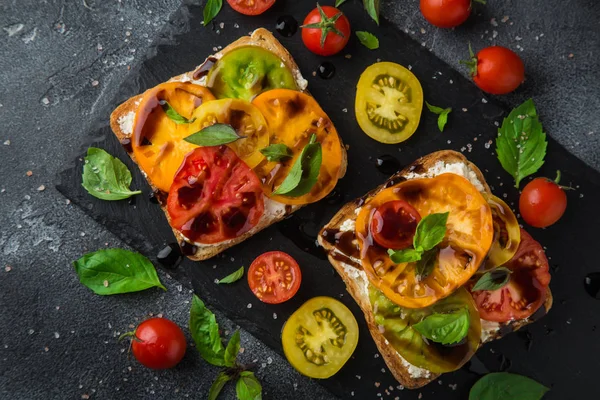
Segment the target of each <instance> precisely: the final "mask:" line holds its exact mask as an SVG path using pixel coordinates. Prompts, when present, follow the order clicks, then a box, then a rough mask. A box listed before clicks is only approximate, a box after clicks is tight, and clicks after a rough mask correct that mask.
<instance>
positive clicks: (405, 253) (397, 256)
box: [388, 249, 423, 264]
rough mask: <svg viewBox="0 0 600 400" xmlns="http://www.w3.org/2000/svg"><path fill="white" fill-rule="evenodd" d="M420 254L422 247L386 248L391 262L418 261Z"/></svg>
mask: <svg viewBox="0 0 600 400" xmlns="http://www.w3.org/2000/svg"><path fill="white" fill-rule="evenodd" d="M422 254H423V249H403V250H392V249H388V255H389V256H390V260H392V262H393V263H395V264H401V263H408V262H414V261H419V260H420V259H421V255H422Z"/></svg>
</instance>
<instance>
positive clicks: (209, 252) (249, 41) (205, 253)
mask: <svg viewBox="0 0 600 400" xmlns="http://www.w3.org/2000/svg"><path fill="white" fill-rule="evenodd" d="M244 46H258V47H262V48H264V49H266V50H269V51H271V52H272V53H274V54H275V55H276V56H278V57H279V58H281V60H282V61H283V63H284V64H285V65H286V66H287V67H288V68H289V69H290V70H291V71H292V73H293V75H294V78H295V80H296V84H297V85H298V89H299V90H300V91H301V92H303V93H306V94H307V95H310V93H309V92H308V90H307V89H306V81H305V80H304V78H303V77H302V74H301V73H300V69H299V67H298V65H297V64H296V62H295V61H294V59H293V57H292V56H291V54H290V53H289V52H288V51H287V50H286V48H285V47H283V46H282V45H281V43H279V41H278V40H277V39H276V38H275V37H274V36H273V35H272V34H271V32H269V31H268V30H266V29H264V28H259V29H257V30H255V31H254V32H252V33H251V34H250V35H249V36H244V37H241V38H240V39H238V40H236V41H235V42H233V43H231V44H229V45H228V46H227V47H225V48H224V49H222V50H221V51H219V52H218V53H216V54H213V55H212V56H209V57H208V58H207V60H208V59H209V58H211V57H212V58H216V59H220V58H221V57H222V56H223V55H225V54H227V53H229V52H231V51H233V50H235V49H237V48H239V47H244ZM205 62H206V61H205ZM203 64H204V63H203ZM203 64H201V65H199V66H198V67H196V69H194V71H189V72H186V73H184V74H181V75H177V76H175V77H173V78H171V79H170V80H169V82H175V81H180V82H192V83H197V84H199V83H200V81H195V80H194V79H193V77H194V73H195V72H196V71H197V70H198V69H199V68H201V67H202V65H203ZM149 90H152V88H151V89H148V90H147V91H149ZM147 91H146V92H147ZM146 92H144V93H142V94H139V95H137V96H133V97H131V98H129V99H128V100H126V101H125V102H124V103H123V104H121V105H120V106H118V107H117V108H116V109H115V110H114V111H113V112H112V114H111V115H110V127H111V129H112V131H113V132H114V134H115V136H116V137H117V139H119V141H123V140H125V139H129V138H130V137H131V134H130V133H127V132H124V131H123V129H122V119H123V118H126V116H127V115H128V114H129V113H134V114H135V112H136V111H137V108H138V105H139V103H140V102H141V100H142V98H143V97H144V94H145V93H146ZM340 143H341V138H340ZM341 146H342V165H341V168H340V174H339V178H342V177H343V176H344V175H345V174H346V170H347V163H348V161H347V160H348V157H347V153H346V148H345V147H344V145H343V143H342V144H341ZM127 153H128V154H129V156H130V157H131V159H132V160H133V161H134V162H135V163H136V164H137V161H136V159H135V155H134V154H133V152H129V151H127ZM142 173H143V172H142ZM144 176H145V174H144ZM147 181H148V184H149V185H150V186H151V187H152V190H154V191H155V192H156V191H157V190H158V189H157V188H156V187H155V186H154V185H152V183H151V182H150V181H149V180H148V179H147ZM265 200H266V197H265ZM266 201H267V200H266ZM160 207H161V209H162V210H163V212H164V213H165V215H166V217H167V220H168V221H169V225H170V226H171V229H172V230H173V234H174V235H175V237H176V238H177V241H178V242H179V243H182V242H184V241H186V240H185V237H184V236H183V234H182V233H181V232H180V231H178V230H177V229H174V228H173V227H172V225H171V221H170V218H169V213H168V212H167V208H166V202H164V201H162V202H160ZM300 207H301V206H297V205H296V206H286V207H285V212H284V213H279V214H276V215H273V216H272V218H261V220H260V221H259V223H258V225H256V226H255V227H254V228H252V229H251V230H250V231H248V232H246V233H245V234H243V235H241V236H238V237H236V238H234V239H231V240H227V241H225V242H221V243H216V244H212V245H203V246H197V250H196V252H195V254H193V255H188V258H190V259H191V260H193V261H201V260H207V259H209V258H212V257H214V256H216V255H217V254H219V253H221V252H223V251H224V250H226V249H228V248H230V247H232V246H235V245H236V244H238V243H241V242H243V241H244V240H246V239H248V238H249V237H251V236H253V235H254V234H256V233H258V232H259V231H261V230H263V229H265V228H267V227H269V226H271V225H272V224H274V223H277V222H279V221H281V220H282V219H284V218H285V217H286V216H287V215H289V214H291V213H293V212H295V211H296V210H298V209H299V208H300Z"/></svg>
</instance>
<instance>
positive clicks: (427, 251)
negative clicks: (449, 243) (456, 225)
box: [388, 212, 449, 279]
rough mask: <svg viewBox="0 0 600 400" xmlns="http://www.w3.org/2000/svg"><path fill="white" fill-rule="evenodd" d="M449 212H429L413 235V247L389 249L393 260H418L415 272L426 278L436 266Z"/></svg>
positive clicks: (405, 261) (398, 262)
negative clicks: (438, 247) (439, 245)
mask: <svg viewBox="0 0 600 400" xmlns="http://www.w3.org/2000/svg"><path fill="white" fill-rule="evenodd" d="M448 215H449V213H447V212H445V213H438V214H429V215H428V216H426V217H425V218H423V219H422V220H421V221H419V224H418V225H417V230H416V231H415V236H414V237H413V248H412V249H403V250H392V249H388V254H389V256H390V259H391V260H392V262H394V263H396V264H400V263H408V262H417V264H416V266H415V274H416V275H417V277H418V278H419V279H425V278H426V277H427V276H429V274H430V273H431V271H433V268H434V266H435V261H436V260H437V255H438V253H439V249H437V248H436V246H437V245H438V244H440V243H441V242H442V240H444V237H445V236H446V223H447V222H448Z"/></svg>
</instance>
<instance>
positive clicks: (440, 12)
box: [420, 0, 471, 28]
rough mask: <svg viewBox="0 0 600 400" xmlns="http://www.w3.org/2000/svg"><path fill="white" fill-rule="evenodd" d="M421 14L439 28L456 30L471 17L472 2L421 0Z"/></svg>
mask: <svg viewBox="0 0 600 400" xmlns="http://www.w3.org/2000/svg"><path fill="white" fill-rule="evenodd" d="M420 7H421V14H423V16H424V17H425V19H426V20H427V21H428V22H429V23H430V24H432V25H435V26H437V27H439V28H454V27H455V26H458V25H460V24H462V23H463V22H465V21H466V20H467V18H469V15H471V0H421V4H420Z"/></svg>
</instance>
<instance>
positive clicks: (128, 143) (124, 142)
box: [121, 138, 133, 153]
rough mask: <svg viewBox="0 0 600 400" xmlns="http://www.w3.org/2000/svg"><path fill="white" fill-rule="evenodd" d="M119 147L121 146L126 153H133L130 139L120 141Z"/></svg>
mask: <svg viewBox="0 0 600 400" xmlns="http://www.w3.org/2000/svg"><path fill="white" fill-rule="evenodd" d="M121 146H123V148H124V149H125V151H126V152H128V153H133V147H131V139H128V138H125V139H121Z"/></svg>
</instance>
